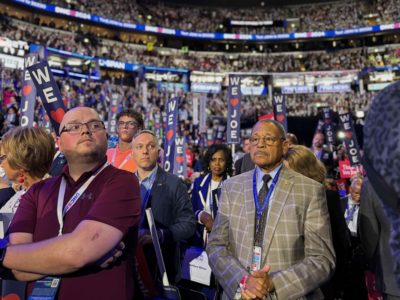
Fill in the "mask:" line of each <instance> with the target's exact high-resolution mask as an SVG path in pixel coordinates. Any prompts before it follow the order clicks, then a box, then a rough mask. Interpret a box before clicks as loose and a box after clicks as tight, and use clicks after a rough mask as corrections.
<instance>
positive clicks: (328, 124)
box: [322, 107, 336, 151]
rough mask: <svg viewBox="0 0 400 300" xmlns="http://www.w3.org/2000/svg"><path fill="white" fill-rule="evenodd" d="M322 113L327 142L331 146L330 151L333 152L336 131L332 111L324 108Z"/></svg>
mask: <svg viewBox="0 0 400 300" xmlns="http://www.w3.org/2000/svg"><path fill="white" fill-rule="evenodd" d="M322 112H323V114H324V125H325V140H326V142H327V144H328V146H329V149H330V150H331V151H333V147H334V146H335V142H336V139H335V129H334V127H333V122H332V111H331V109H330V108H329V107H323V108H322Z"/></svg>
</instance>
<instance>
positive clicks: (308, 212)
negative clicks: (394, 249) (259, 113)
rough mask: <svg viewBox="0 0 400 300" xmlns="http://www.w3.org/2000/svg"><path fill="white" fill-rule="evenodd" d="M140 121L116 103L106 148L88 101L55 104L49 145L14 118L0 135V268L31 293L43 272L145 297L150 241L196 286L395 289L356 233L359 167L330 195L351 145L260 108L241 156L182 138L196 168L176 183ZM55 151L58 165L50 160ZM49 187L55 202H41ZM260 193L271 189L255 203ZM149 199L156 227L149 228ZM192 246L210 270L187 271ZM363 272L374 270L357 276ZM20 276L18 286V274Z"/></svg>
mask: <svg viewBox="0 0 400 300" xmlns="http://www.w3.org/2000/svg"><path fill="white" fill-rule="evenodd" d="M146 123H148V122H146V117H143V115H142V114H140V113H138V112H135V111H134V110H130V109H123V110H122V111H121V112H120V113H119V114H118V115H117V117H116V124H117V133H118V137H119V142H118V144H117V145H116V147H115V148H111V149H108V150H107V134H106V128H105V127H104V123H103V122H102V120H101V118H100V116H99V115H98V113H97V112H96V111H95V110H94V109H92V108H88V107H78V108H72V109H71V110H69V111H68V112H67V113H66V114H65V116H64V118H63V120H62V121H61V124H60V132H59V137H57V138H56V140H57V143H56V145H57V149H55V146H54V143H55V141H54V139H53V137H52V136H51V135H50V134H49V133H47V132H46V131H45V130H44V129H43V128H26V127H25V128H23V127H19V126H16V127H15V128H11V129H9V130H8V131H7V132H6V133H5V134H4V135H3V138H2V143H1V146H0V157H1V167H2V168H3V170H4V174H5V176H6V177H5V179H4V178H3V182H1V186H0V198H1V199H0V200H1V202H0V203H1V205H2V208H1V209H0V212H1V213H8V214H10V213H11V214H15V215H14V216H13V217H12V221H11V223H10V228H9V230H8V234H9V237H8V238H9V244H8V245H5V246H1V245H0V251H5V249H6V251H5V252H4V254H3V260H2V266H3V268H4V267H5V268H8V269H10V270H11V271H12V273H13V276H14V277H13V278H12V279H11V278H10V277H8V276H6V275H2V279H3V280H5V281H9V280H15V279H18V280H20V281H28V285H27V286H28V288H27V292H26V293H27V295H31V296H32V295H33V296H34V295H36V294H37V293H38V291H37V290H35V288H36V287H37V285H38V282H49V286H50V283H52V287H53V288H54V287H56V289H57V290H58V294H57V299H71V298H74V299H87V298H88V297H93V295H96V298H97V299H109V298H110V297H115V295H116V293H117V295H118V299H132V297H134V299H142V298H145V299H151V298H152V297H155V296H156V295H157V294H160V293H161V294H163V288H162V286H160V284H161V282H162V279H163V277H162V274H160V273H159V272H158V264H159V263H160V262H159V260H158V259H157V255H158V254H157V251H158V250H157V249H158V248H157V247H159V246H160V245H161V248H160V250H161V252H162V255H163V256H164V260H165V268H166V276H167V278H168V280H169V282H170V284H172V285H174V286H179V288H180V290H181V292H182V293H189V295H190V293H193V292H194V291H196V293H197V295H198V293H201V294H202V295H203V296H204V297H205V298H207V299H214V296H215V295H217V297H221V299H234V298H236V297H239V298H240V297H241V298H242V299H256V298H262V297H263V295H270V296H271V297H275V298H276V297H280V298H283V299H297V298H299V297H302V296H304V295H308V296H313V295H315V296H318V297H324V299H338V298H341V299H360V300H364V299H368V296H370V297H374V295H375V294H373V293H372V291H373V290H374V291H375V293H376V291H378V293H380V294H379V295H380V296H381V297H382V295H383V296H384V297H386V296H391V297H395V298H393V299H396V297H398V296H400V288H398V287H396V285H395V284H394V281H395V276H394V273H391V272H389V271H388V270H387V272H388V273H386V274H385V277H382V274H381V273H379V269H377V268H376V266H377V265H376V264H379V260H376V259H377V258H378V257H379V256H377V254H376V253H372V252H373V251H372V249H371V248H369V247H370V242H371V237H370V235H365V230H368V228H369V227H368V226H370V224H369V219H367V218H366V217H365V215H364V214H366V213H367V212H368V210H367V209H370V208H367V206H364V207H363V205H364V204H363V201H364V197H366V196H363V195H361V187H362V186H363V181H364V178H363V173H362V172H359V173H358V174H357V175H355V176H354V177H351V180H350V181H348V183H349V192H348V193H347V192H346V188H344V193H345V194H344V197H342V198H341V199H340V198H339V193H338V191H339V187H338V186H337V185H336V183H335V181H332V180H333V177H332V174H333V173H332V170H333V169H336V168H337V167H338V166H339V165H340V164H339V161H341V160H342V159H343V160H346V159H347V160H348V157H347V155H346V154H345V153H343V154H344V155H341V154H340V155H339V152H338V153H337V154H335V153H334V152H331V150H330V149H329V148H328V147H327V146H326V145H325V140H324V134H323V133H322V132H320V131H317V132H316V133H315V136H314V139H313V142H312V145H311V148H308V147H305V146H302V145H297V139H296V137H295V136H294V135H293V134H286V132H285V130H284V128H283V126H282V125H281V124H280V123H279V122H277V121H272V120H262V121H258V122H256V124H255V125H254V126H253V128H252V131H251V135H250V136H249V137H247V138H245V139H244V141H243V151H244V154H242V155H243V156H242V158H241V159H243V162H241V163H240V167H239V165H238V164H237V163H236V162H235V164H234V158H233V155H232V152H231V149H230V148H229V147H228V146H227V145H225V144H224V143H222V144H214V145H210V146H209V147H208V148H206V149H204V151H203V152H201V153H200V156H196V155H194V153H193V152H192V151H193V148H191V147H190V148H188V152H187V155H188V154H189V153H191V155H192V158H191V159H190V165H189V164H188V169H191V170H192V171H191V172H193V171H194V170H195V168H197V172H194V173H193V174H192V175H191V178H190V183H189V184H187V181H182V180H181V178H179V177H178V176H176V175H173V174H171V173H168V172H166V171H165V170H164V165H163V163H162V161H163V159H162V158H163V151H162V149H161V147H160V146H159V140H158V137H157V136H156V135H155V133H154V132H153V131H151V130H149V129H148V128H146V126H145V124H146ZM56 150H58V151H57V153H56ZM338 151H339V150H338ZM32 152H34V153H35V155H31V154H32ZM53 157H54V159H53ZM60 157H62V165H63V166H64V167H63V168H59V167H57V168H56V169H57V170H58V171H57V172H51V170H54V168H53V167H52V165H54V164H59V163H60V160H59V158H60ZM346 157H347V158H346ZM160 158H161V160H160ZM236 158H237V156H236ZM246 159H247V160H248V163H244V160H246ZM44 161H46V163H45V164H43V162H44ZM107 161H108V163H107ZM234 166H235V168H234ZM46 173H51V175H46V176H45V174H46ZM48 176H51V178H48V179H43V180H42V178H43V177H48ZM346 178H349V176H346V177H343V178H341V179H340V180H345V182H346V181H347V180H348V179H346ZM8 181H10V182H11V183H12V184H13V187H12V188H11V186H9V185H8V183H7V182H8ZM192 182H193V184H192ZM252 182H253V183H252ZM338 182H339V181H338ZM252 185H253V189H255V190H254V193H253V192H252V191H251V186H252ZM127 187H129V188H127ZM342 189H343V187H342ZM15 190H17V192H16V193H15ZM57 194H58V202H56V201H51V203H50V202H49V201H48V199H50V198H49V197H51V196H52V195H53V196H54V197H52V198H51V199H53V198H55V199H56V198H57ZM64 194H65V195H66V197H65V198H66V199H65V200H63V197H64ZM253 194H254V201H253V197H252V196H253ZM60 195H61V196H60ZM109 195H113V197H109ZM60 197H61V198H60ZM70 197H72V198H71V200H69V198H70ZM80 198H82V200H81V199H80ZM83 198H85V199H86V200H87V201H84V200H83ZM264 198H265V199H266V200H264V201H266V203H268V202H270V204H269V206H267V207H266V209H265V205H263V199H264ZM74 199H75V200H74ZM68 200H69V201H68ZM255 201H258V205H255V204H254V203H255ZM365 201H367V200H365ZM368 201H369V200H368ZM63 202H64V203H67V204H66V208H64V213H62V207H63ZM60 205H61V206H60ZM243 205H245V207H246V209H243ZM254 205H255V208H254ZM147 208H151V209H152V214H153V218H154V221H155V224H156V228H157V229H156V231H152V230H150V229H151V228H150V227H149V226H150V225H151V223H148V221H147V219H146V216H145V213H144V211H145V209H147ZM60 209H61V210H60ZM266 211H268V214H267V213H266ZM56 212H59V213H61V219H60V217H58V218H57V213H56ZM43 214H45V215H46V216H47V218H41V216H42V215H43ZM359 218H360V221H357V220H358V219H359ZM31 224H34V226H31ZM49 224H52V225H51V226H49ZM243 224H247V225H246V226H244V227H243ZM305 224H307V226H305ZM359 231H361V232H362V233H363V234H360V232H359ZM156 234H157V235H156ZM253 235H254V237H253ZM377 238H378V239H379V238H380V239H381V240H380V242H379V243H382V247H383V246H385V245H388V243H389V238H388V236H386V235H385V236H379V235H378V236H377ZM154 239H158V240H159V246H156V247H154ZM136 243H137V245H136V250H135V251H133V247H135V244H136ZM82 245H85V246H84V247H83V246H82ZM155 245H157V243H156V244H155ZM232 247H234V250H232ZM311 250H312V251H311ZM181 251H183V253H182V254H181V253H180V252H181ZM205 251H206V252H205ZM371 251H372V252H371ZM385 251H386V250H385ZM78 253H79V256H80V259H79V260H77V259H76V255H77V254H78ZM203 254H204V255H208V257H209V259H208V260H206V262H205V265H204V260H203V259H201V260H200V261H199V262H203V265H202V266H203V267H204V266H208V264H209V266H210V267H211V269H210V272H208V273H207V272H205V273H204V272H203V273H201V274H198V275H197V276H196V275H195V273H194V272H195V271H194V269H193V267H191V264H188V261H187V260H188V259H190V260H191V259H194V258H196V257H198V256H202V255H203ZM182 257H185V258H184V259H183V261H181V259H182ZM188 257H191V258H188ZM249 257H253V258H252V259H251V261H249V260H248V259H247V258H249ZM283 258H285V259H283ZM185 261H186V263H185ZM207 261H208V262H207ZM32 262H34V263H32ZM199 262H198V263H199ZM371 262H373V264H370V263H371ZM192 263H193V261H192ZM321 266H323V267H321ZM187 268H189V270H190V271H189V272H188V271H187ZM185 270H186V271H185ZM211 271H212V273H211ZM367 271H369V272H373V273H368V272H367ZM2 274H5V273H2ZM46 274H52V277H48V276H47V275H46ZM211 274H213V276H211ZM299 274H300V275H299ZM305 274H307V275H305ZM333 274H334V276H333V277H332V275H333ZM366 274H368V275H366ZM371 274H372V275H371ZM199 276H200V277H199ZM370 276H372V278H374V280H373V281H368V280H366V278H370ZM214 278H215V279H214ZM288 278H290V279H288ZM39 279H40V281H38V280H39ZM54 280H56V281H54ZM164 280H165V278H164ZM60 281H61V284H60ZM100 282H104V284H103V285H101V287H97V288H96V289H94V290H93V289H87V287H88V286H97V285H98V284H99V283H100ZM296 282H298V284H296ZM370 282H377V284H374V283H373V284H371V283H370ZM105 283H107V284H105ZM387 283H390V285H388V284H387ZM83 286H85V287H86V288H85V289H84V290H85V291H82V287H83ZM218 286H220V288H218ZM221 288H222V289H221ZM20 289H22V291H24V290H25V285H24V284H23V283H21V284H20ZM3 292H4V291H3ZM5 293H7V289H6V290H5ZM375 296H376V295H375ZM205 298H204V299H205ZM174 299H175V298H174ZM373 299H378V298H373Z"/></svg>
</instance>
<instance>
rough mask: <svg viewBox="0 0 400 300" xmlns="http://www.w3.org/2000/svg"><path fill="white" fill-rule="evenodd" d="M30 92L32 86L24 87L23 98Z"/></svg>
mask: <svg viewBox="0 0 400 300" xmlns="http://www.w3.org/2000/svg"><path fill="white" fill-rule="evenodd" d="M31 92H32V86H31V85H26V86H24V96H25V97H26V96H28V95H29V94H30V93H31Z"/></svg>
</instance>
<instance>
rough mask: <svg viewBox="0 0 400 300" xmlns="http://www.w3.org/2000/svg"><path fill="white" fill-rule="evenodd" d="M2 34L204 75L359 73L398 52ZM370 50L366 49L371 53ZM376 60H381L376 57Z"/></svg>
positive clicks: (28, 27)
mask: <svg viewBox="0 0 400 300" xmlns="http://www.w3.org/2000/svg"><path fill="white" fill-rule="evenodd" d="M1 25H2V35H3V36H5V37H8V38H10V39H13V40H15V39H17V40H23V41H26V42H29V43H35V44H39V45H44V46H46V47H52V48H56V49H60V50H65V51H69V52H74V53H80V54H84V55H90V56H96V57H100V58H107V59H114V60H119V61H123V62H128V63H133V64H140V65H151V66H159V67H172V68H185V69H190V70H198V71H205V72H260V71H263V72H303V71H330V70H361V69H363V68H364V67H368V66H383V65H395V64H396V63H397V62H398V59H399V58H398V57H399V53H398V49H397V48H394V49H392V48H390V47H388V49H387V50H384V52H383V53H381V52H380V53H373V54H368V53H367V52H368V51H367V50H368V49H367V48H364V49H363V48H354V49H347V50H337V51H333V52H332V51H331V52H326V51H307V52H293V53H246V54H240V53H233V54H228V53H220V52H213V53H212V54H210V53H202V52H193V51H189V53H181V52H180V51H179V50H174V49H163V48H159V49H158V48H155V49H154V50H152V51H148V50H147V49H146V47H145V46H139V45H137V44H132V43H123V42H118V41H115V40H110V39H102V38H92V37H91V38H89V39H88V40H87V41H85V35H82V34H79V33H73V32H67V31H61V30H55V29H51V28H46V27H42V26H35V25H32V24H29V23H25V22H20V21H18V20H16V19H9V18H6V19H3V22H2V24H1ZM373 49H374V48H371V51H372V50H373ZM379 56H380V57H379Z"/></svg>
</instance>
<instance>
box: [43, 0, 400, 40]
mask: <svg viewBox="0 0 400 300" xmlns="http://www.w3.org/2000/svg"><path fill="white" fill-rule="evenodd" d="M44 2H47V1H44ZM49 3H51V4H56V5H58V6H61V7H68V8H71V9H75V10H79V11H84V12H89V13H92V14H96V15H100V16H105V17H109V18H113V19H116V20H121V21H126V22H132V23H134V22H135V23H141V24H147V25H153V26H161V27H167V28H175V29H182V30H189V31H201V32H233V33H282V32H293V31H321V30H332V29H343V28H354V27H363V26H370V25H374V24H376V23H387V22H393V21H398V20H399V16H398V1H397V0H376V1H373V2H367V1H361V0H357V1H347V2H346V1H336V2H330V3H319V4H307V5H304V4H303V5H296V6H280V7H270V6H268V5H266V6H258V7H251V8H237V9H235V10H231V9H226V8H221V7H214V8H209V7H196V6H193V7H187V6H185V7H182V6H177V5H175V6H174V5H169V4H165V3H162V2H158V1H137V2H135V3H132V2H130V1H121V0H115V1H108V2H103V1H99V0H98V1H95V2H90V3H89V2H87V1H84V0H79V1H63V0H58V1H55V2H54V1H51V2H49ZM369 14H374V17H373V18H368V15H369ZM376 14H377V15H376ZM288 19H292V20H293V19H295V20H297V23H295V24H296V26H289V25H287V26H283V25H282V24H281V25H280V26H279V27H277V26H274V27H271V26H270V27H267V26H259V27H244V26H231V25H230V21H231V20H236V21H285V20H288ZM287 23H289V22H287Z"/></svg>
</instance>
